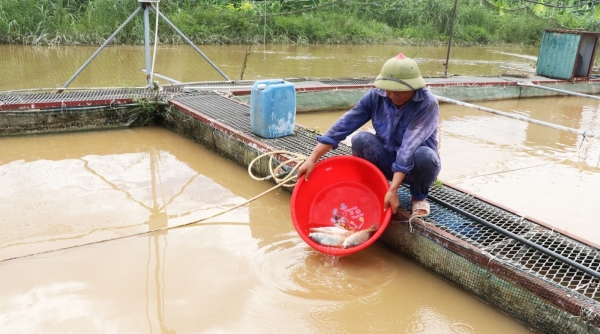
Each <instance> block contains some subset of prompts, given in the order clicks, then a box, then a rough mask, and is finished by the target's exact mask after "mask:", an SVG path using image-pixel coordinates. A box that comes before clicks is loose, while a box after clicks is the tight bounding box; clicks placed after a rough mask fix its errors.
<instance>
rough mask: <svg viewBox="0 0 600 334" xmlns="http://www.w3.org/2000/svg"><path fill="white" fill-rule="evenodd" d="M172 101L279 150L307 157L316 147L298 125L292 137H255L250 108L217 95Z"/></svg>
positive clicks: (309, 134) (341, 152) (347, 150)
mask: <svg viewBox="0 0 600 334" xmlns="http://www.w3.org/2000/svg"><path fill="white" fill-rule="evenodd" d="M173 101H175V102H179V103H181V104H184V105H185V106H187V107H189V108H191V109H194V110H197V111H199V112H201V113H202V114H204V115H206V116H208V117H210V118H212V119H214V120H215V121H219V122H221V123H223V124H225V125H227V126H229V127H232V128H234V129H236V130H238V131H240V132H242V133H244V134H246V135H248V136H250V137H252V138H253V139H255V140H258V141H260V142H263V143H264V144H266V145H269V146H271V147H274V148H276V149H279V150H287V151H290V152H297V153H300V154H303V155H306V156H308V155H310V153H311V152H312V149H313V148H314V147H315V145H316V144H317V133H316V132H314V131H312V130H310V129H307V128H305V127H302V126H299V125H296V126H295V127H294V134H293V135H291V136H285V137H279V138H273V139H266V138H262V137H260V136H257V135H255V134H254V133H252V128H251V126H250V108H249V107H248V106H247V105H244V104H241V103H238V102H236V101H233V100H230V99H228V98H225V97H222V96H219V95H216V94H189V95H179V96H177V97H175V98H173ZM351 153H352V152H351V150H350V147H348V146H346V145H340V146H339V147H338V149H336V150H332V151H330V152H328V153H327V154H326V155H325V157H329V156H333V155H348V154H351Z"/></svg>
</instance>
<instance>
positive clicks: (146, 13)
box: [143, 4, 152, 86]
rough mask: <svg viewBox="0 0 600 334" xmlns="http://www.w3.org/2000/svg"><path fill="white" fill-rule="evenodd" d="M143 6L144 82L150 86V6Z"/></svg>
mask: <svg viewBox="0 0 600 334" xmlns="http://www.w3.org/2000/svg"><path fill="white" fill-rule="evenodd" d="M143 6H144V49H145V53H146V84H147V85H148V86H150V85H151V84H152V82H150V76H151V73H150V17H149V12H150V9H149V8H150V6H148V4H143Z"/></svg>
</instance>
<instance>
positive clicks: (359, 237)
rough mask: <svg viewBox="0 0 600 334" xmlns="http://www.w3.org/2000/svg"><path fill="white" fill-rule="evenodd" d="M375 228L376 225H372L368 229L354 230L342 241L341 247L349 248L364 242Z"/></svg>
mask: <svg viewBox="0 0 600 334" xmlns="http://www.w3.org/2000/svg"><path fill="white" fill-rule="evenodd" d="M376 230H377V226H375V225H373V226H371V227H369V228H368V229H365V230H361V231H358V232H355V233H353V234H351V235H350V236H349V237H347V238H346V239H345V240H344V242H343V243H342V247H343V248H350V247H356V246H358V245H362V244H363V243H365V241H367V240H369V238H370V237H371V234H372V233H373V232H374V231H376Z"/></svg>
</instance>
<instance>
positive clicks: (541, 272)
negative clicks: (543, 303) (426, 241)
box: [398, 186, 600, 303]
mask: <svg viewBox="0 0 600 334" xmlns="http://www.w3.org/2000/svg"><path fill="white" fill-rule="evenodd" d="M398 195H399V197H400V203H401V208H402V209H403V210H406V211H409V212H410V202H411V198H410V193H409V192H408V190H407V189H405V188H402V189H400V190H399V191H398ZM429 199H430V204H431V215H430V216H429V217H426V218H424V219H423V221H425V222H426V223H429V224H432V225H434V226H436V227H438V228H440V229H442V230H444V231H446V232H448V233H450V234H452V235H454V236H455V237H457V238H459V239H461V240H463V241H466V242H468V243H470V244H472V245H474V246H476V247H478V248H479V249H481V250H483V251H485V252H486V253H488V254H489V255H491V256H493V257H495V258H496V259H499V260H500V261H503V262H504V263H505V264H508V265H510V266H512V267H515V268H517V269H519V270H520V271H524V272H527V273H528V274H530V275H533V276H536V277H538V278H541V279H543V280H545V281H547V282H549V283H552V284H554V285H556V284H558V285H559V286H561V287H563V288H566V289H568V290H569V291H572V292H575V293H578V294H581V295H582V296H585V297H587V298H590V299H592V300H594V301H595V302H596V303H598V302H600V294H599V291H598V287H599V281H598V279H597V278H595V277H593V276H591V275H589V274H587V273H584V272H582V271H581V270H579V269H577V268H574V267H572V266H570V265H568V264H566V263H564V262H562V261H559V260H557V259H555V258H553V257H550V256H549V255H546V254H544V253H542V252H540V251H538V250H536V249H533V248H531V247H529V246H527V245H525V244H523V243H520V242H519V241H517V240H515V239H512V238H510V237H508V236H505V235H504V234H502V233H499V232H497V231H495V230H493V229H491V228H489V227H487V226H484V225H481V224H479V223H478V222H476V221H474V220H472V219H470V218H468V217H465V216H464V215H462V214H460V213H457V212H455V211H452V210H451V209H449V208H448V206H447V205H442V204H441V203H443V204H449V205H450V206H454V207H456V208H459V209H461V210H463V211H465V212H468V213H470V214H472V215H474V216H477V217H479V218H481V219H483V220H485V221H487V222H490V223H493V224H494V225H496V226H499V227H501V228H503V229H505V230H507V231H509V232H512V233H514V234H517V235H519V236H521V237H523V238H525V239H527V240H529V241H532V242H534V243H536V244H538V245H540V246H542V247H544V248H546V249H548V250H551V251H553V252H555V253H558V254H560V255H562V256H564V257H566V258H569V259H571V260H573V261H575V262H577V263H580V264H583V265H584V266H586V267H588V268H591V269H593V270H596V271H598V270H599V269H600V258H599V257H598V255H599V254H598V253H599V252H598V250H597V249H596V248H594V247H590V246H587V245H585V244H582V243H580V242H578V241H576V240H573V239H571V238H568V237H566V236H564V235H561V234H559V233H556V232H554V231H552V230H550V229H548V228H546V227H544V226H541V225H539V224H536V223H534V222H532V221H529V220H527V219H524V218H523V217H521V216H518V215H516V214H514V213H512V212H509V211H506V210H504V209H501V208H498V207H496V206H494V205H491V204H489V203H487V202H484V201H482V200H480V199H477V198H474V197H473V196H471V195H468V194H465V193H463V192H461V191H458V190H455V189H453V188H450V187H446V186H444V187H440V188H435V187H432V188H431V191H430V194H429Z"/></svg>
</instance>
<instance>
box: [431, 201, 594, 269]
mask: <svg viewBox="0 0 600 334" xmlns="http://www.w3.org/2000/svg"><path fill="white" fill-rule="evenodd" d="M428 197H429V198H431V199H432V200H434V201H435V202H437V203H439V204H441V205H443V206H445V207H447V208H449V209H451V210H452V211H455V212H458V213H460V214H461V215H464V216H466V217H469V218H470V219H472V220H474V221H476V222H478V223H480V224H482V225H485V226H487V227H489V228H491V229H492V230H494V231H496V232H499V233H501V234H503V235H505V236H507V237H509V238H512V239H515V240H517V241H518V242H520V243H522V244H525V245H527V246H529V247H531V248H533V249H536V250H538V251H540V252H542V253H544V254H546V255H548V256H550V257H552V258H555V259H557V260H559V261H561V262H563V263H566V264H568V265H570V266H571V267H574V268H577V269H579V270H581V271H583V272H584V273H586V274H588V275H591V276H593V277H596V278H600V273H598V272H597V271H595V270H593V269H591V268H588V267H586V266H584V265H582V264H580V263H577V262H575V261H573V260H571V259H569V258H567V257H564V256H562V255H560V254H558V253H556V252H554V251H551V250H549V249H547V248H544V247H542V246H540V245H538V244H536V243H535V242H532V241H530V240H527V239H525V238H523V237H521V236H520V235H517V234H514V233H512V232H510V231H507V230H505V229H503V228H502V227H500V226H498V225H495V224H492V223H490V222H488V221H486V220H484V219H481V218H479V217H477V216H475V215H473V214H471V213H469V212H467V211H465V210H462V209H460V208H458V207H456V206H454V205H451V204H449V203H446V202H445V201H442V200H440V199H438V198H435V196H431V194H429V196H428Z"/></svg>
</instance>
